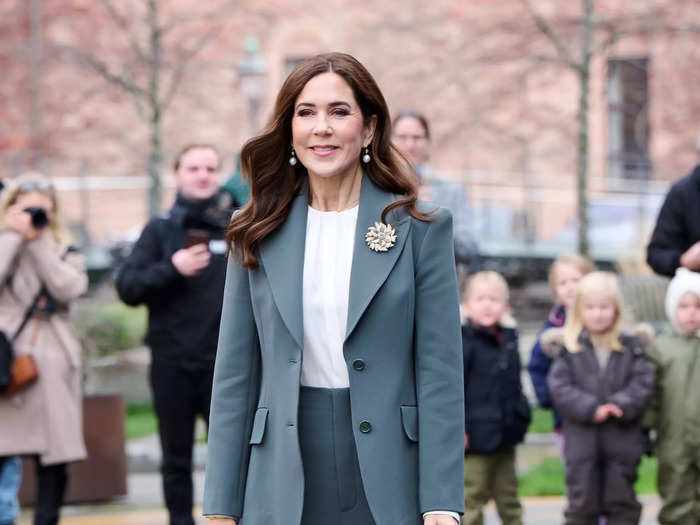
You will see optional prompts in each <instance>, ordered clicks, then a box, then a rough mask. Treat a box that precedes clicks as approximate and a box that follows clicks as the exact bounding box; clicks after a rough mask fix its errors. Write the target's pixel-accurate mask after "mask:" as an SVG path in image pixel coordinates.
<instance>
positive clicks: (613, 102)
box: [608, 58, 651, 179]
mask: <svg viewBox="0 0 700 525" xmlns="http://www.w3.org/2000/svg"><path fill="white" fill-rule="evenodd" d="M647 66H648V60H647V59H646V58H638V59H624V60H623V59H612V60H609V61H608V175H609V176H610V177H611V178H614V179H648V178H649V175H650V172H651V161H650V159H649V112H648V108H649V75H648V69H647Z"/></svg>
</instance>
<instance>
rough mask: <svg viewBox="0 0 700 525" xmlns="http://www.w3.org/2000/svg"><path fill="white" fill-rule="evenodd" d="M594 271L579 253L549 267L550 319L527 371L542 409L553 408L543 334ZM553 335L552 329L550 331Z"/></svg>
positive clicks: (560, 319) (557, 422)
mask: <svg viewBox="0 0 700 525" xmlns="http://www.w3.org/2000/svg"><path fill="white" fill-rule="evenodd" d="M593 270H595V266H594V265H593V262H591V260H590V259H589V258H588V257H585V256H583V255H579V254H576V253H574V254H568V255H562V256H561V257H558V258H557V259H556V260H555V261H554V262H553V263H552V266H551V267H550V268H549V287H550V288H551V290H552V297H553V298H554V308H552V311H551V312H549V318H548V319H547V320H546V321H545V323H544V325H543V326H542V329H541V330H540V333H539V334H538V336H537V340H536V341H535V344H534V346H533V347H532V351H531V352H530V362H529V363H528V365H527V370H528V372H529V373H530V379H531V380H532V386H533V387H534V389H535V395H536V396H537V402H538V403H539V405H540V406H541V407H542V408H553V407H552V397H551V396H550V394H549V387H548V386H547V375H548V374H549V369H550V368H551V366H552V361H553V358H554V355H552V353H551V352H550V351H548V346H547V345H546V344H543V340H542V339H543V336H545V333H547V331H548V330H550V329H551V328H560V327H562V326H564V322H565V321H566V310H567V309H569V308H571V306H572V304H573V302H574V297H575V295H576V288H577V287H578V283H579V282H580V281H581V279H582V278H583V276H584V275H586V274H589V273H591V272H592V271H593ZM549 334H550V335H553V332H549ZM552 416H553V417H554V431H555V432H556V435H557V438H558V443H559V448H560V452H561V446H562V442H561V418H560V417H559V414H557V411H556V410H553V411H552Z"/></svg>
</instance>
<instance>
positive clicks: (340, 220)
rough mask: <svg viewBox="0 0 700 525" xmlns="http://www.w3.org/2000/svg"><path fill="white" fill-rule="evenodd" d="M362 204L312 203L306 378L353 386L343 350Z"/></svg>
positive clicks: (307, 250) (303, 370)
mask: <svg viewBox="0 0 700 525" xmlns="http://www.w3.org/2000/svg"><path fill="white" fill-rule="evenodd" d="M357 211H358V207H357V206H355V207H354V208H350V209H348V210H343V211H340V212H337V211H318V210H315V209H314V208H312V207H311V206H309V212H308V217H307V220H306V248H305V252H304V284H303V287H304V292H303V308H304V312H303V313H304V315H303V318H304V354H303V360H302V366H301V384H302V385H304V386H315V387H321V388H347V387H349V386H350V378H349V377H348V369H347V366H346V365H345V357H344V356H343V341H344V340H345V330H346V327H347V322H348V302H349V300H350V271H351V269H352V254H353V246H354V244H355V225H356V224H357Z"/></svg>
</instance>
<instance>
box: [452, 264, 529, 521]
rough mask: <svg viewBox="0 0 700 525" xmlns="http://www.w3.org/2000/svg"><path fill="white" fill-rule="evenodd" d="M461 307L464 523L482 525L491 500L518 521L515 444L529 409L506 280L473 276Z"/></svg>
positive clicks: (507, 518) (506, 516) (501, 513)
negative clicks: (464, 320)
mask: <svg viewBox="0 0 700 525" xmlns="http://www.w3.org/2000/svg"><path fill="white" fill-rule="evenodd" d="M463 307H464V311H465V313H466V315H467V322H466V324H465V325H464V326H463V327H462V348H463V352H464V384H465V392H464V404H465V451H466V455H465V467H464V468H465V481H464V486H465V495H464V497H465V515H464V523H465V525H482V524H483V513H482V509H483V507H484V505H486V503H488V501H489V499H491V498H493V499H494V501H495V502H496V507H497V509H498V514H499V516H500V517H501V521H502V522H503V523H504V525H521V524H522V507H521V505H520V501H519V500H518V480H517V477H516V474H515V445H516V444H518V443H520V442H521V441H522V440H523V436H524V435H525V432H526V431H527V427H528V424H529V423H530V407H529V405H528V402H527V399H526V398H525V396H524V395H523V393H522V388H521V386H522V385H521V381H520V370H521V366H520V355H519V354H518V334H517V332H516V331H515V328H513V325H514V321H513V320H512V318H511V317H510V316H509V306H508V284H507V283H506V281H505V279H503V277H501V276H500V275H499V274H497V273H496V272H479V273H477V274H475V275H474V276H472V278H471V279H470V280H469V281H468V283H467V287H466V290H465V293H464V303H463Z"/></svg>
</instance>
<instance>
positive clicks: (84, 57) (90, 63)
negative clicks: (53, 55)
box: [59, 46, 146, 97]
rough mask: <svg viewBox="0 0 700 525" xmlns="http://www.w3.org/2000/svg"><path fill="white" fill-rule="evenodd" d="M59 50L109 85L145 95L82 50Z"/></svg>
mask: <svg viewBox="0 0 700 525" xmlns="http://www.w3.org/2000/svg"><path fill="white" fill-rule="evenodd" d="M59 49H60V50H61V51H63V52H65V53H67V54H68V55H70V56H71V57H72V58H73V59H74V60H75V61H76V62H78V63H80V64H82V65H84V66H86V67H88V68H89V69H91V70H92V71H93V72H95V73H97V74H98V75H99V76H101V77H102V78H103V79H104V80H106V81H107V82H109V83H110V84H112V85H114V86H117V87H119V88H121V89H124V90H126V91H128V92H129V93H131V94H132V95H134V96H139V97H142V96H144V95H145V94H146V91H145V90H144V89H143V88H142V87H141V86H139V85H138V84H136V83H135V82H133V81H132V80H131V79H129V78H127V77H125V76H124V75H119V74H117V73H114V72H113V71H111V70H110V68H109V66H108V65H107V64H106V63H105V62H104V61H102V60H100V59H99V58H97V57H96V56H95V55H93V54H91V53H86V52H85V51H83V50H82V49H77V48H75V47H73V46H61V47H60V48H59Z"/></svg>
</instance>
